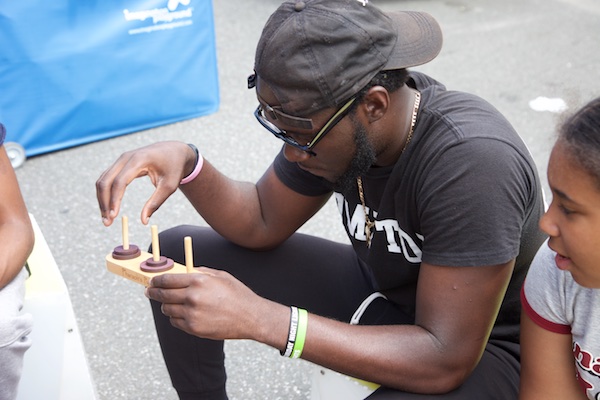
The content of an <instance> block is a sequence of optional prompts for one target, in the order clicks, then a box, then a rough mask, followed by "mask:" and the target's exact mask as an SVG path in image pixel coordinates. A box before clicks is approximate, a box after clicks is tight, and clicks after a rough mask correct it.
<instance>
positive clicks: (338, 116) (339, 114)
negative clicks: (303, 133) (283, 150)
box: [254, 97, 356, 156]
mask: <svg viewBox="0 0 600 400" xmlns="http://www.w3.org/2000/svg"><path fill="white" fill-rule="evenodd" d="M355 101H356V97H352V98H351V99H350V100H348V101H347V102H346V103H344V105H343V106H342V107H340V108H339V109H338V110H337V111H336V112H335V114H333V116H332V117H331V118H330V119H329V121H327V122H326V123H325V125H323V127H322V128H321V129H320V130H319V132H317V133H316V135H315V136H314V137H313V138H312V140H311V141H310V142H308V143H307V144H305V145H302V144H300V143H298V141H297V140H296V139H294V138H293V137H291V136H290V135H289V134H288V133H287V132H286V131H285V130H283V129H280V128H278V127H277V126H275V124H273V123H272V122H271V121H269V120H268V119H267V118H266V117H265V115H264V111H265V107H264V106H263V105H262V104H259V105H258V107H256V110H254V117H256V119H257V120H258V122H260V124H261V125H262V126H263V127H264V128H265V129H266V130H268V131H269V132H271V133H272V134H273V135H274V136H275V137H276V138H278V139H281V140H283V141H284V142H285V143H286V144H289V145H290V146H293V147H295V148H297V149H300V150H302V151H305V152H307V153H309V154H311V155H313V156H314V155H316V154H315V152H313V151H312V148H313V147H315V146H316V145H317V143H318V142H319V141H320V140H321V139H323V137H324V136H325V135H326V134H327V133H329V131H330V130H332V129H333V127H334V126H335V125H337V123H338V122H340V121H341V120H342V119H343V118H344V117H345V116H346V115H347V114H348V113H349V112H350V110H351V106H352V104H354V102H355ZM266 107H269V106H266Z"/></svg>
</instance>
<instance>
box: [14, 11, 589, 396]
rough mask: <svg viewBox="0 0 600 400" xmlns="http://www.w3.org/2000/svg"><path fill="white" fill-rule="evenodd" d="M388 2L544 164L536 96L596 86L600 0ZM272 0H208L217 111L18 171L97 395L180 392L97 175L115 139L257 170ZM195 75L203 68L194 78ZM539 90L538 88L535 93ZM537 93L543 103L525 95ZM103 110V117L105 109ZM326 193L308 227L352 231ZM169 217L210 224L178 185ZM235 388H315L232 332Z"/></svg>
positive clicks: (292, 392) (145, 185) (266, 154)
mask: <svg viewBox="0 0 600 400" xmlns="http://www.w3.org/2000/svg"><path fill="white" fill-rule="evenodd" d="M372 3H374V4H376V5H378V6H380V7H382V8H384V9H405V10H424V11H427V12H429V13H431V14H432V15H433V16H435V17H436V18H437V19H438V21H439V22H440V24H441V26H442V30H443V31H444V34H445V44H444V47H443V49H442V52H441V54H440V55H439V57H438V58H437V59H435V60H434V61H432V62H431V63H429V64H427V65H425V66H422V67H419V68H416V69H417V70H420V71H423V72H426V73H429V74H431V75H432V76H433V77H435V78H437V79H438V80H440V81H441V82H443V83H445V84H446V85H447V87H448V88H449V89H454V90H463V91H469V92H473V93H476V94H478V95H480V96H482V97H484V98H485V99H487V100H489V101H490V102H491V103H492V104H494V105H495V106H496V107H497V108H498V109H500V111H502V112H503V113H504V114H505V115H506V116H507V117H508V119H509V120H510V121H511V122H512V123H513V124H514V126H515V127H516V129H517V130H518V131H519V132H520V133H521V135H522V136H523V138H524V139H525V141H526V143H527V144H528V146H529V148H530V149H531V151H532V153H533V155H534V157H535V159H536V161H537V163H538V168H539V171H540V174H541V175H542V177H544V182H545V170H546V163H547V159H548V154H549V150H550V148H551V144H552V141H553V137H554V136H553V135H554V127H555V124H556V123H557V121H558V120H559V119H560V114H558V113H555V112H551V111H537V110H536V109H534V108H538V105H539V104H541V105H542V109H543V107H544V104H545V103H544V101H543V98H549V99H562V100H563V101H564V102H565V103H566V105H567V107H568V109H569V110H573V109H575V108H577V107H579V106H581V105H582V104H583V103H585V102H587V101H588V100H590V99H592V98H593V97H596V96H600V2H598V1H597V0H503V1H491V0H415V1H392V0H372ZM278 4H279V2H278V1H276V0H215V1H214V12H215V21H216V34H217V56H218V67H219V78H220V88H221V106H220V110H219V111H218V112H217V113H215V114H213V115H210V116H206V117H201V118H196V119H192V120H188V121H183V122H179V123H175V124H171V125H168V126H162V127H159V128H156V129H151V130H147V131H143V132H138V133H133V134H129V135H125V136H121V137H116V138H112V139H109V140H105V141H102V142H96V143H93V144H89V145H85V146H80V147H76V148H72V149H66V150H62V151H57V152H54V153H50V154H46V155H42V156H37V157H33V158H31V159H29V160H27V161H26V163H25V164H24V165H23V166H22V167H21V168H19V169H18V170H17V175H18V178H19V180H20V183H21V187H22V190H23V193H24V196H25V199H26V202H27V205H28V207H29V210H30V212H31V213H33V214H34V215H35V217H36V219H37V221H38V223H39V225H40V227H41V229H42V231H43V232H44V234H45V237H46V240H47V241H48V244H49V246H50V248H51V249H52V251H53V253H54V256H55V258H56V262H57V263H58V266H59V268H60V269H61V271H62V274H63V277H64V279H65V281H66V284H67V286H68V288H69V291H70V295H71V299H72V302H73V305H74V310H75V314H76V317H77V321H78V324H79V328H80V331H81V334H82V337H83V341H84V345H85V348H86V353H87V358H88V362H89V364H90V367H91V371H92V374H93V378H94V381H95V384H96V388H97V392H98V396H99V399H102V400H109V399H110V400H115V399H175V398H177V396H176V394H175V392H174V391H173V389H172V388H171V385H170V381H169V378H168V375H167V372H166V369H165V367H164V364H163V361H162V356H161V354H160V350H159V347H158V343H157V341H156V335H155V332H154V327H153V322H152V318H151V313H150V311H149V307H148V304H147V300H146V298H145V297H144V295H143V291H142V288H141V287H140V286H139V285H137V284H135V283H132V282H129V281H126V280H124V279H122V278H120V277H117V276H115V275H113V274H111V273H109V272H107V271H106V268H105V263H104V257H105V255H106V254H108V253H109V252H110V251H112V249H113V247H114V246H116V245H117V244H119V243H120V235H121V231H120V224H116V225H115V226H113V227H110V228H105V227H104V226H103V225H102V223H101V221H100V214H99V211H98V207H97V203H96V195H95V186H94V183H95V181H96V179H97V178H98V176H99V175H100V174H101V173H102V171H103V170H104V169H106V168H107V167H108V166H109V165H110V163H112V161H114V160H115V159H116V158H117V157H118V156H119V155H120V154H121V153H122V152H123V151H125V150H128V149H133V148H136V147H140V146H143V145H146V144H149V143H152V142H155V141H159V140H181V141H185V142H193V143H195V144H196V145H197V146H198V148H200V150H201V151H202V153H203V154H204V156H205V157H206V158H207V159H209V160H210V161H211V162H212V163H213V164H215V165H216V166H217V167H218V168H220V169H221V170H222V171H223V172H224V173H225V174H227V175H229V176H231V177H233V178H236V179H241V180H249V181H254V180H256V179H257V178H259V177H260V176H261V174H262V172H263V171H264V170H265V168H266V167H267V166H268V165H269V164H270V162H271V160H272V157H273V156H274V155H275V154H276V152H277V151H278V149H279V147H280V145H281V144H280V143H279V142H278V141H276V140H275V139H274V138H273V137H272V136H271V135H270V134H268V133H267V132H266V131H265V130H264V129H263V128H262V127H261V126H260V125H259V124H257V123H256V121H255V120H254V117H253V115H252V112H253V111H254V108H255V107H256V104H257V103H256V99H255V96H254V93H253V92H252V91H249V90H247V89H246V77H247V76H248V74H249V73H251V71H252V67H253V57H254V47H255V44H256V42H257V40H258V37H259V35H260V32H261V28H262V26H263V24H264V22H265V21H266V19H267V17H268V16H269V15H270V13H271V12H272V11H273V10H274V9H275V8H276V6H277V5H278ZM199 79H201V77H199ZM541 98H542V99H541ZM536 99H537V102H533V103H532V101H534V100H536ZM108 117H109V116H108ZM152 189H153V187H152V185H151V183H150V182H149V181H148V180H147V179H140V180H138V181H136V182H135V183H133V184H132V185H131V187H130V188H129V191H128V193H127V195H126V196H125V199H124V203H123V212H124V213H125V214H127V215H128V216H129V220H130V226H129V229H130V240H131V242H132V243H139V244H142V245H144V246H145V245H146V243H148V242H149V241H150V234H149V228H148V227H146V226H143V225H142V224H141V223H140V222H139V213H140V210H141V207H142V205H143V204H144V202H145V200H146V199H147V198H148V196H149V194H150V193H151V192H152ZM338 219H339V216H338V213H337V208H336V207H335V205H334V204H333V203H331V202H330V203H329V204H328V205H327V206H326V208H325V209H324V210H323V211H322V212H321V213H320V214H318V215H317V216H316V217H315V218H314V219H313V220H312V221H310V222H309V223H308V224H306V225H305V226H304V227H303V228H302V231H303V232H306V233H312V234H317V235H321V236H325V237H328V238H330V239H333V240H339V241H346V238H345V236H344V232H343V229H342V227H341V224H339V222H338ZM151 223H152V224H157V225H158V227H159V229H165V228H168V227H171V226H175V225H178V224H182V223H193V224H204V221H203V220H202V219H201V218H200V217H199V216H198V215H196V214H195V212H194V211H193V209H192V208H191V206H189V204H187V203H186V201H185V199H184V198H183V196H182V195H181V194H180V193H176V194H175V195H174V196H173V197H172V198H170V199H169V200H168V201H167V203H166V204H165V205H164V206H163V207H162V208H161V209H160V210H159V211H158V212H157V213H156V215H155V216H154V217H153V218H152V221H151ZM226 354H227V366H228V368H229V378H230V379H229V383H228V388H229V392H230V397H231V398H232V399H305V398H309V392H310V371H311V365H310V364H309V363H307V362H304V361H297V360H294V361H292V360H287V359H282V357H280V356H279V354H278V351H277V350H274V349H271V348H268V347H266V346H263V345H260V344H256V343H251V342H247V341H239V342H228V343H227V344H226Z"/></svg>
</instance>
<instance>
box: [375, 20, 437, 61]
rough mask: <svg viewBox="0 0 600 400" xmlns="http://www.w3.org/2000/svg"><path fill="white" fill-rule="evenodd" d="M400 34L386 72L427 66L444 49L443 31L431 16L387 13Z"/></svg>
mask: <svg viewBox="0 0 600 400" xmlns="http://www.w3.org/2000/svg"><path fill="white" fill-rule="evenodd" d="M386 14H387V15H388V16H389V17H390V18H391V20H392V22H393V25H394V26H395V28H396V30H397V32H398V38H397V41H396V45H395V47H394V49H393V50H392V53H391V54H390V56H389V60H388V62H387V64H386V65H385V67H384V68H383V69H384V70H389V69H401V68H409V67H414V66H416V65H421V64H425V63H427V62H429V61H431V60H433V59H434V58H435V57H436V56H437V55H438V54H439V53H440V50H441V49H442V43H443V37H442V30H441V28H440V26H439V24H438V23H437V21H436V20H435V19H434V18H433V17H432V16H431V15H429V14H427V13H424V12H415V11H394V12H387V13H386Z"/></svg>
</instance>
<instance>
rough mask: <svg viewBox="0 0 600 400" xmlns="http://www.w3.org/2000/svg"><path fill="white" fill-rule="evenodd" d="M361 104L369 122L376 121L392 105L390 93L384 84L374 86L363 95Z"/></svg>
mask: <svg viewBox="0 0 600 400" xmlns="http://www.w3.org/2000/svg"><path fill="white" fill-rule="evenodd" d="M360 106H361V107H362V108H363V112H364V113H365V115H366V117H367V119H368V121H369V123H372V122H375V121H377V120H379V119H381V118H383V116H384V115H385V114H386V113H387V111H388V108H389V107H390V94H389V92H388V91H387V89H385V88H384V87H383V86H373V87H372V88H370V89H369V90H368V91H367V94H366V95H365V96H364V97H363V100H362V102H361V104H360Z"/></svg>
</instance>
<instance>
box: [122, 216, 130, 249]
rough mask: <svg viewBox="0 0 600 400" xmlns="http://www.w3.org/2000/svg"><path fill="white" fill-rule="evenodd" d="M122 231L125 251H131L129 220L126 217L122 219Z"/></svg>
mask: <svg viewBox="0 0 600 400" xmlns="http://www.w3.org/2000/svg"><path fill="white" fill-rule="evenodd" d="M121 221H122V222H121V231H122V236H123V250H129V220H128V219H127V216H126V215H123V217H122V218H121Z"/></svg>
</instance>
